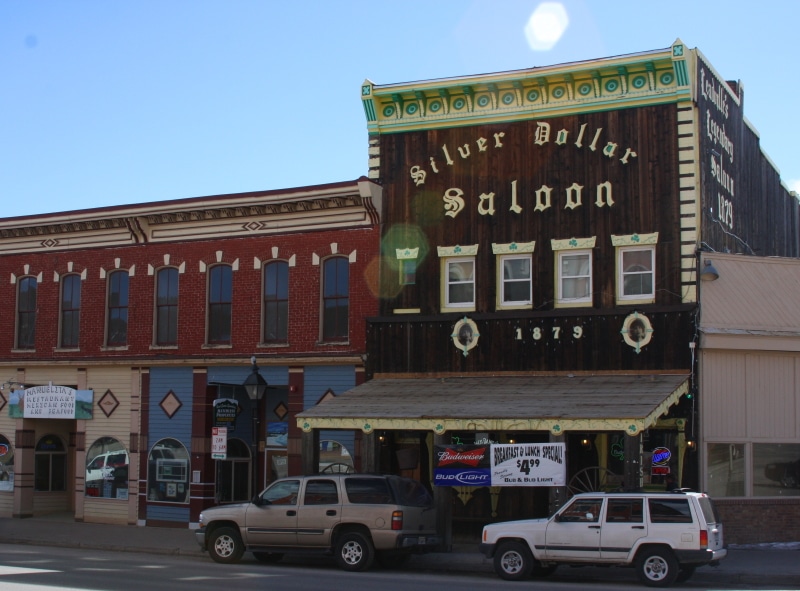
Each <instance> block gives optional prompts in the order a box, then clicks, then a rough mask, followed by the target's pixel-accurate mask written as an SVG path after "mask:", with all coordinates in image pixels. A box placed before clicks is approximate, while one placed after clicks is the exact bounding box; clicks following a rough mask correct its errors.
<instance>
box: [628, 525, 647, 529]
mask: <svg viewBox="0 0 800 591" xmlns="http://www.w3.org/2000/svg"><path fill="white" fill-rule="evenodd" d="M631 529H644V526H643V525H632V526H631Z"/></svg>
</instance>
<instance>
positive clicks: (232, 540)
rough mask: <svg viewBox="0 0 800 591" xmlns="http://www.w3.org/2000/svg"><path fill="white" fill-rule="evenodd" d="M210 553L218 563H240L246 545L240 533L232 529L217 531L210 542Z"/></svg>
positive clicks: (224, 528) (221, 528)
mask: <svg viewBox="0 0 800 591" xmlns="http://www.w3.org/2000/svg"><path fill="white" fill-rule="evenodd" d="M208 542H209V543H208V553H209V554H210V555H211V558H213V559H214V561H216V562H222V563H232V562H239V559H240V558H241V557H242V554H244V544H243V543H242V538H241V537H240V536H239V532H238V531H236V530H235V529H233V528H232V527H220V528H219V529H215V530H214V533H212V534H211V538H209V541H208Z"/></svg>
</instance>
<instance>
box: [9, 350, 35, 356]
mask: <svg viewBox="0 0 800 591" xmlns="http://www.w3.org/2000/svg"><path fill="white" fill-rule="evenodd" d="M11 352H12V353H21V354H23V355H24V354H26V353H27V354H29V355H30V354H31V353H36V349H11Z"/></svg>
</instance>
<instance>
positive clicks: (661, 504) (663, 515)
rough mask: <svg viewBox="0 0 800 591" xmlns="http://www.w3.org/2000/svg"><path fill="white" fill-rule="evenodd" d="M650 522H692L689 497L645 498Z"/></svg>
mask: <svg viewBox="0 0 800 591" xmlns="http://www.w3.org/2000/svg"><path fill="white" fill-rule="evenodd" d="M647 504H648V506H649V507H650V522H651V523H692V512H691V510H690V509H689V499H687V498H685V497H684V498H675V499H647Z"/></svg>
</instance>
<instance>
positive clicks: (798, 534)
mask: <svg viewBox="0 0 800 591" xmlns="http://www.w3.org/2000/svg"><path fill="white" fill-rule="evenodd" d="M714 504H715V505H716V507H717V511H718V512H719V514H720V518H721V519H722V525H723V526H724V528H725V529H724V535H725V543H726V544H758V543H762V542H797V541H800V497H796V498H791V499H719V498H717V499H714Z"/></svg>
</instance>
